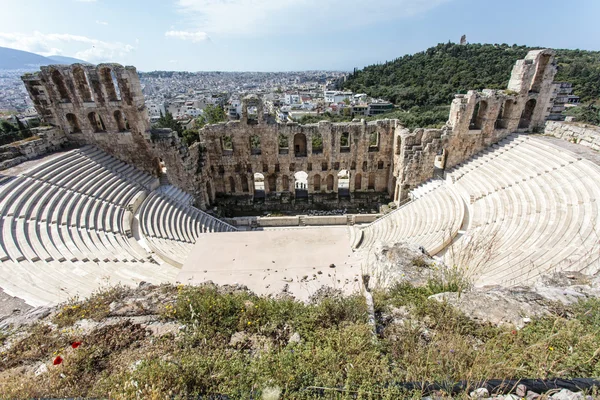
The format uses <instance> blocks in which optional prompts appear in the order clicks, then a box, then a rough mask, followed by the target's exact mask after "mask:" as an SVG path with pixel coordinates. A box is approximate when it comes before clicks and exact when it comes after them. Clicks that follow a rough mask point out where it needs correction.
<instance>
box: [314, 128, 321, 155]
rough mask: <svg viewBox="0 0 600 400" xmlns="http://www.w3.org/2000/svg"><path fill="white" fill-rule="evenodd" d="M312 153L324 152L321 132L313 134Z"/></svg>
mask: <svg viewBox="0 0 600 400" xmlns="http://www.w3.org/2000/svg"><path fill="white" fill-rule="evenodd" d="M312 153H313V154H322V153H323V135H321V134H320V133H313V135H312Z"/></svg>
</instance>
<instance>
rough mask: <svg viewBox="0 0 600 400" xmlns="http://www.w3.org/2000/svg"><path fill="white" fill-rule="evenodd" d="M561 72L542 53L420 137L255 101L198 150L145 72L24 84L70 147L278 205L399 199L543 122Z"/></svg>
mask: <svg viewBox="0 0 600 400" xmlns="http://www.w3.org/2000/svg"><path fill="white" fill-rule="evenodd" d="M555 73H556V66H555V62H554V52H553V51H552V50H536V51H531V52H529V54H528V55H527V57H526V58H525V59H524V60H519V61H518V62H517V63H516V64H515V67H514V68H513V71H512V75H511V78H510V82H509V84H508V88H507V90H489V89H486V90H482V91H473V90H472V91H469V92H467V94H458V95H456V97H455V99H454V100H453V102H452V105H451V110H450V116H449V120H448V122H447V123H446V125H445V126H444V127H443V128H442V129H415V130H414V131H412V132H411V131H409V130H408V129H406V128H404V127H403V126H402V125H401V124H400V123H399V121H397V120H379V121H374V122H365V121H360V122H349V123H330V122H324V121H322V122H319V123H318V124H310V125H299V124H296V123H286V124H281V123H275V122H274V121H273V120H272V118H270V116H269V115H268V114H267V113H265V111H264V107H263V103H262V101H261V99H260V98H259V97H257V96H250V97H247V98H245V99H244V100H243V103H242V117H241V119H240V120H239V121H230V122H227V123H220V124H215V125H208V126H205V127H204V128H203V129H201V130H200V133H199V142H197V143H195V144H193V145H192V146H190V147H187V146H185V145H184V144H183V143H182V142H181V140H180V138H179V136H178V134H177V133H175V132H171V131H170V130H154V131H153V130H152V129H151V127H150V120H149V118H148V112H147V109H146V106H145V103H144V97H143V94H142V90H141V86H140V82H139V77H138V75H137V71H136V69H135V68H134V67H130V66H128V67H123V66H121V65H118V64H100V65H98V66H88V65H80V64H74V65H72V66H48V67H42V68H41V71H40V72H37V73H35V74H27V75H25V76H23V82H24V83H25V86H26V88H27V90H28V92H29V94H30V96H31V98H32V100H33V102H34V104H35V107H36V109H37V111H38V113H39V114H40V115H41V116H42V117H43V118H44V119H45V121H46V122H48V123H49V124H51V125H52V126H54V127H57V128H59V129H60V130H62V131H63V132H64V137H65V138H66V141H67V142H68V143H70V144H74V145H82V144H93V145H96V146H98V147H99V148H101V149H102V150H104V151H106V152H108V153H109V154H111V155H113V156H115V157H117V158H119V159H121V160H123V161H126V162H128V163H131V164H133V165H135V166H137V167H138V168H140V169H142V170H144V171H147V172H150V173H153V174H155V175H159V174H160V173H161V171H162V169H161V163H163V164H164V166H165V167H166V175H167V177H168V179H169V180H170V182H171V183H172V184H174V185H175V186H177V187H179V188H180V189H182V190H184V191H186V192H188V193H190V194H192V195H193V196H194V198H195V201H196V205H197V206H199V207H201V208H205V207H206V206H208V205H211V204H229V205H234V206H235V207H239V208H254V209H257V208H259V209H260V208H261V207H264V208H265V209H269V208H270V209H273V208H286V207H287V208H311V207H313V206H314V205H315V204H322V205H327V206H330V207H335V206H346V205H352V204H355V205H371V204H375V203H378V202H382V201H386V200H387V199H389V198H392V199H393V200H394V201H395V202H397V203H400V202H401V201H403V200H404V199H405V198H406V197H407V194H408V191H409V190H410V189H412V188H414V187H416V186H418V185H419V184H421V183H423V182H425V181H427V180H428V179H431V178H433V177H435V176H436V175H438V176H442V175H443V171H444V169H447V168H451V167H453V166H456V165H458V164H460V163H461V162H463V161H465V160H467V159H468V158H469V157H471V156H473V155H474V154H476V153H477V152H479V151H481V150H483V149H485V148H486V147H488V146H490V145H491V144H493V143H495V142H497V141H499V140H501V139H502V138H504V137H506V136H507V135H508V134H510V133H512V132H515V131H522V132H525V131H535V130H538V129H541V128H542V127H543V124H544V121H545V118H546V117H547V115H548V113H549V108H550V107H551V104H552V100H553V99H552V81H553V78H554V75H555ZM342 171H344V173H342V174H340V172H342ZM163 172H164V171H163ZM299 173H301V174H299ZM338 176H342V178H343V179H339V178H338Z"/></svg>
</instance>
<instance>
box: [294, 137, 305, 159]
mask: <svg viewBox="0 0 600 400" xmlns="http://www.w3.org/2000/svg"><path fill="white" fill-rule="evenodd" d="M294 155H295V156H296V157H306V135H305V134H303V133H296V134H295V135H294Z"/></svg>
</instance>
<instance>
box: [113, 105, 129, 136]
mask: <svg viewBox="0 0 600 400" xmlns="http://www.w3.org/2000/svg"><path fill="white" fill-rule="evenodd" d="M113 115H114V117H115V122H116V123H117V129H118V130H119V132H125V131H126V130H127V127H126V125H125V119H124V118H123V114H122V113H121V111H119V110H116V111H115V112H114V114H113Z"/></svg>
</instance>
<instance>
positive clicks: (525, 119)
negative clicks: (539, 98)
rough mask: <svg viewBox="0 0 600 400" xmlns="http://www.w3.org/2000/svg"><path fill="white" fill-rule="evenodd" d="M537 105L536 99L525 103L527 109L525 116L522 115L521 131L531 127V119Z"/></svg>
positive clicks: (524, 112) (524, 111)
mask: <svg viewBox="0 0 600 400" xmlns="http://www.w3.org/2000/svg"><path fill="white" fill-rule="evenodd" d="M535 105H536V101H535V99H530V100H529V101H528V102H527V103H525V108H524V109H523V114H521V120H520V121H519V129H529V126H530V125H531V118H532V117H533V112H534V111H535Z"/></svg>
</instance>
